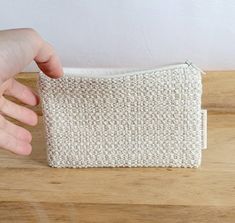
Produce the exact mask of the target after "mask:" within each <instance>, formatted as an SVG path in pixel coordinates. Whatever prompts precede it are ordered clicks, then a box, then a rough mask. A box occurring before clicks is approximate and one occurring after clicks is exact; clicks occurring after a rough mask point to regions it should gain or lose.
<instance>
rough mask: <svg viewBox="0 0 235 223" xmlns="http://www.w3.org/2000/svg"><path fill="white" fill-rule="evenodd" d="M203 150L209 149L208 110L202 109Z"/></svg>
mask: <svg viewBox="0 0 235 223" xmlns="http://www.w3.org/2000/svg"><path fill="white" fill-rule="evenodd" d="M201 115H202V127H201V131H202V149H207V110H206V109H202V112H201Z"/></svg>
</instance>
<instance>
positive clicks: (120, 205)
mask: <svg viewBox="0 0 235 223" xmlns="http://www.w3.org/2000/svg"><path fill="white" fill-rule="evenodd" d="M203 79H204V80H203V82H204V94H203V107H204V108H207V109H208V111H209V116H208V149H207V150H205V151H203V161H202V166H201V167H200V168H198V169H170V168H132V169H128V168H96V169H55V168H50V167H48V166H47V162H46V146H45V140H44V130H43V124H42V113H41V109H40V107H36V108H34V110H35V111H36V112H37V113H38V114H39V124H38V126H37V127H35V128H31V127H27V128H28V129H30V131H31V132H32V134H33V142H32V144H33V152H32V154H31V155H30V156H29V157H22V156H17V155H14V154H11V153H9V152H6V151H3V150H0V177H1V181H0V222H43V223H46V222H54V221H56V222H102V223H103V222H128V223H129V222H141V223H142V222H160V223H163V222H174V223H178V222H185V223H193V222H197V223H198V222H200V223H202V222H213V223H217V222H219V223H226V222H230V223H232V222H235V72H208V74H207V75H206V76H204V78H203ZM18 80H19V81H21V82H23V83H26V84H27V85H30V86H33V87H35V82H36V81H35V80H36V75H35V74H21V75H20V76H18Z"/></svg>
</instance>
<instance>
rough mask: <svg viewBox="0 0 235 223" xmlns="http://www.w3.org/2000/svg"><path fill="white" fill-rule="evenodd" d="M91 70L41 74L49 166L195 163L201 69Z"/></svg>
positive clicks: (199, 135)
mask: <svg viewBox="0 0 235 223" xmlns="http://www.w3.org/2000/svg"><path fill="white" fill-rule="evenodd" d="M92 72H93V71H92V70H91V71H88V72H87V71H86V72H83V71H82V70H81V69H80V70H77V71H75V73H76V74H74V72H73V74H71V73H70V74H69V73H66V70H65V75H64V77H62V78H60V79H56V80H54V79H50V78H48V77H47V76H46V75H44V74H42V73H41V74H40V78H39V89H40V95H41V98H42V107H43V114H44V123H45V129H46V139H47V153H48V163H49V165H50V166H52V167H73V168H75V167H198V166H199V165H200V163H201V149H202V131H201V121H202V118H201V94H202V83H201V73H200V71H198V70H197V69H195V68H194V67H192V66H190V65H186V64H185V65H178V66H170V67H166V68H164V67H163V68H161V69H155V70H142V71H132V72H127V71H126V72H123V73H122V72H119V74H118V75H106V76H102V75H101V76H95V75H93V76H92V75H90V76H89V75H88V74H92ZM101 73H102V72H101ZM84 74H85V75H84Z"/></svg>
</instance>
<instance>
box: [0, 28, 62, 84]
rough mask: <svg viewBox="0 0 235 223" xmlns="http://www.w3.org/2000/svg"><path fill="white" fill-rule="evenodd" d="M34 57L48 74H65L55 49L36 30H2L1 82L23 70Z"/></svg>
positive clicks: (0, 54)
mask: <svg viewBox="0 0 235 223" xmlns="http://www.w3.org/2000/svg"><path fill="white" fill-rule="evenodd" d="M34 59H35V61H36V63H37V64H38V65H39V67H40V68H41V69H42V70H43V72H45V74H47V75H48V76H50V77H60V76H61V75H62V74H63V70H62V66H61V63H60V61H59V59H58V56H57V55H56V53H55V51H54V50H53V48H52V47H51V46H50V45H49V44H48V43H46V42H45V41H44V40H43V39H42V38H41V37H40V35H39V34H38V33H37V32H36V31H34V30H33V29H13V30H4V31H0V67H1V69H0V82H1V83H3V82H5V81H6V80H8V79H9V78H11V77H13V76H14V75H15V74H17V73H19V72H20V71H22V70H23V68H25V66H27V65H28V64H29V63H31V62H32V61H33V60H34ZM9 61H10V63H9Z"/></svg>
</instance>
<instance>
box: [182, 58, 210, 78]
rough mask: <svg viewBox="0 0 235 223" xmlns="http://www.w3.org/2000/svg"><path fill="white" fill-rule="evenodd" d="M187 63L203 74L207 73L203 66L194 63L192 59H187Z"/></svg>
mask: <svg viewBox="0 0 235 223" xmlns="http://www.w3.org/2000/svg"><path fill="white" fill-rule="evenodd" d="M185 63H186V64H187V65H188V66H191V67H193V68H195V69H196V70H198V71H200V72H201V73H202V74H204V75H205V74H206V72H205V71H203V70H202V69H201V68H199V67H198V66H196V65H195V64H193V63H192V62H191V61H190V60H186V61H185Z"/></svg>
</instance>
